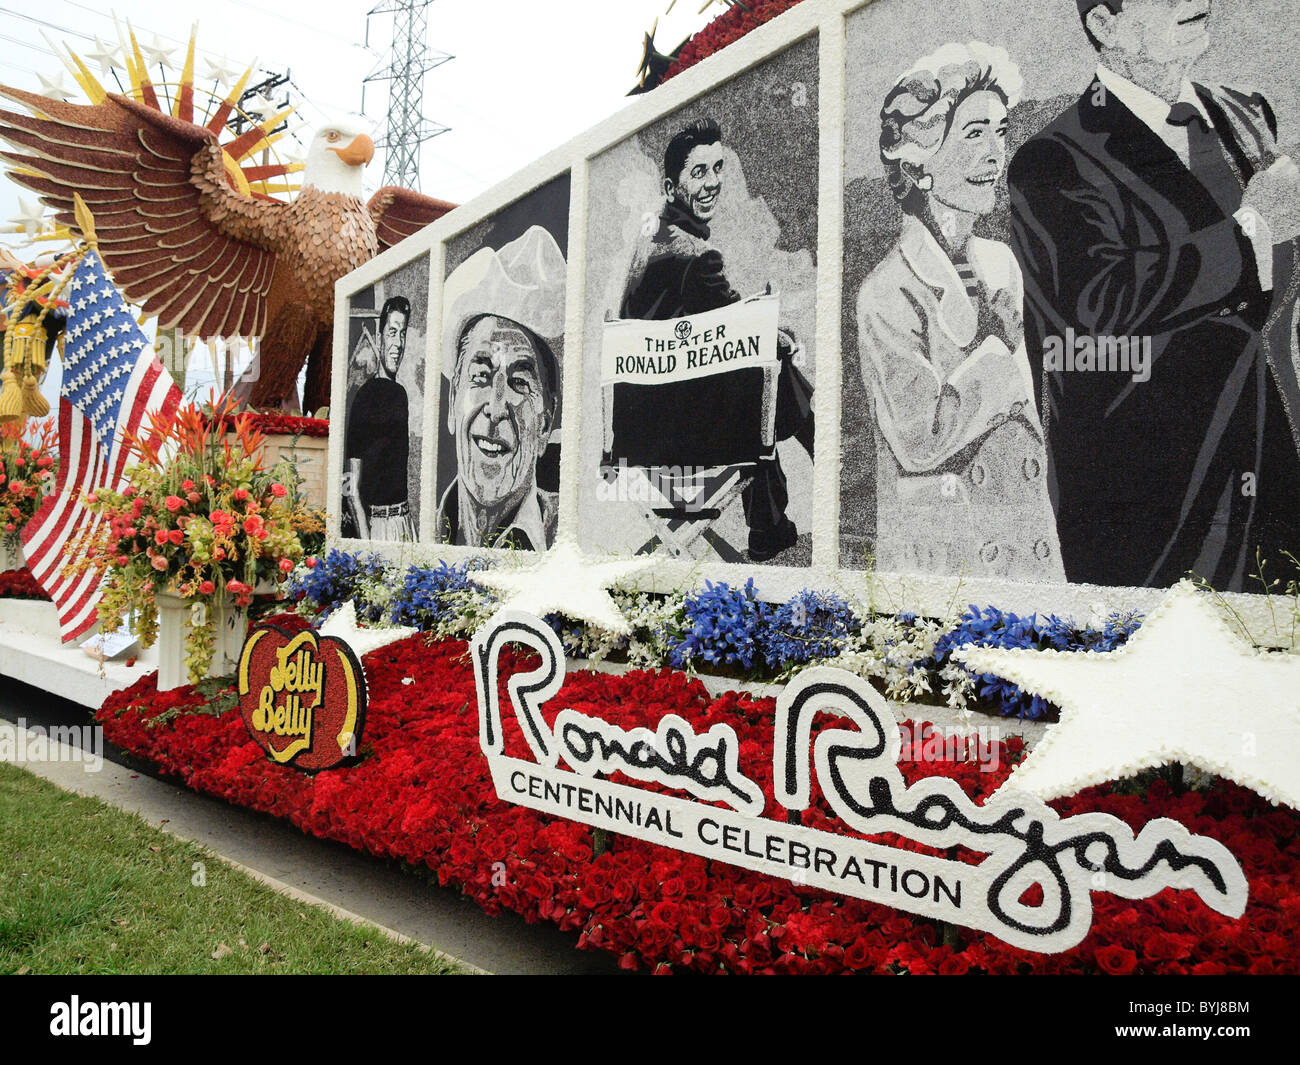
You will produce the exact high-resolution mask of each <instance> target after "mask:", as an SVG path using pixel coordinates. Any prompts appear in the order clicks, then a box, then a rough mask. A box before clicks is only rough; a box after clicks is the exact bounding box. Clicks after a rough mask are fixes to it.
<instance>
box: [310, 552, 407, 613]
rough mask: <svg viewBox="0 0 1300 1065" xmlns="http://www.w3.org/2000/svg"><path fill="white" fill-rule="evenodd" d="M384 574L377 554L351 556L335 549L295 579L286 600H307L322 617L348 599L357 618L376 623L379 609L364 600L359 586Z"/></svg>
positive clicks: (381, 560)
mask: <svg viewBox="0 0 1300 1065" xmlns="http://www.w3.org/2000/svg"><path fill="white" fill-rule="evenodd" d="M383 575H384V560H383V559H382V558H379V557H378V556H377V555H373V554H372V555H363V554H360V553H355V554H350V553H348V552H347V551H340V550H339V549H338V548H334V549H333V550H331V551H330V552H329V554H327V555H326V556H325V557H324V558H322V559H320V560H319V561H317V563H316V565H315V567H314V568H313V569H309V570H307V571H306V572H305V573H302V574H300V575H298V576H295V577H294V579H293V580H292V581H291V582H290V584H289V597H290V598H291V599H293V600H295V601H298V600H302V599H306V600H308V601H310V602H311V603H312V605H313V606H315V607H316V609H317V611H318V612H319V613H320V614H321V615H322V616H324V615H328V614H330V613H332V612H333V611H334V610H335V609H336V608H337V607H339V606H342V605H343V604H344V603H346V602H348V601H349V600H351V601H353V602H355V603H356V607H357V617H358V618H363V619H366V620H369V621H376V620H378V618H379V614H380V608H379V607H376V606H374V605H373V604H370V603H367V602H366V601H365V599H364V598H363V597H362V595H361V583H362V582H363V581H365V580H373V579H375V578H378V577H382V576H383Z"/></svg>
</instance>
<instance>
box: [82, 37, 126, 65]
mask: <svg viewBox="0 0 1300 1065" xmlns="http://www.w3.org/2000/svg"><path fill="white" fill-rule="evenodd" d="M119 50H120V49H119V48H118V46H117V45H115V44H105V43H104V42H103V41H101V40H100V39H99V35H98V34H96V35H95V50H94V51H93V52H87V53H86V58H87V59H93V60H94V61H95V62H96V63H98V64H99V70H100V73H102V74H104V75H108V74H111V73H113V68H114V67H118V66H121V65H122V64H121V61H120V60H119V58H118V52H119Z"/></svg>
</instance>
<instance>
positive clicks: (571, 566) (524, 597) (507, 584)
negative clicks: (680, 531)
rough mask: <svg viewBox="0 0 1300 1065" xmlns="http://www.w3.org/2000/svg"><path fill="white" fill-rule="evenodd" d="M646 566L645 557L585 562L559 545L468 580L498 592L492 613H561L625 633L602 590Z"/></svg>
mask: <svg viewBox="0 0 1300 1065" xmlns="http://www.w3.org/2000/svg"><path fill="white" fill-rule="evenodd" d="M651 565H652V562H651V560H650V559H648V558H642V559H592V558H586V557H584V556H583V554H582V552H581V551H579V550H578V547H577V545H576V544H572V543H568V542H561V543H557V544H556V545H555V546H554V547H552V548H551V549H550V550H549V551H547V552H546V553H545V554H544V555H542V556H541V558H540V559H539V560H538V561H537V562H535V563H533V564H529V565H523V566H519V567H517V568H514V569H491V570H484V571H475V570H471V571H470V573H469V579H470V580H472V581H474V582H475V583H476V584H481V585H482V586H483V587H485V588H491V589H492V590H493V591H495V592H499V593H500V594H501V596H502V599H501V602H500V604H499V605H498V607H497V613H500V612H501V611H502V610H522V611H525V612H526V613H529V614H535V615H536V616H537V617H539V618H541V617H545V616H546V615H547V614H552V613H558V614H564V615H565V616H567V617H571V618H574V619H575V620H578V621H587V622H590V623H591V624H592V625H597V626H599V627H600V628H602V629H605V630H607V631H609V632H614V633H620V634H621V633H627V632H630V631H631V626H630V625H628V623H627V618H625V617H624V616H623V612H622V611H621V610H619V609H618V605H617V604H616V603H615V602H614V600H613V599H612V598H611V597H610V594H609V592H608V591H607V590H606V589H608V588H610V587H612V586H613V585H615V584H617V583H618V582H619V581H622V580H626V579H627V578H628V577H632V576H634V575H636V574H638V573H640V572H642V571H643V570H645V569H647V568H649V567H650V566H651ZM494 616H495V615H494Z"/></svg>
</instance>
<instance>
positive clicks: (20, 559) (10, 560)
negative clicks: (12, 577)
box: [0, 533, 27, 573]
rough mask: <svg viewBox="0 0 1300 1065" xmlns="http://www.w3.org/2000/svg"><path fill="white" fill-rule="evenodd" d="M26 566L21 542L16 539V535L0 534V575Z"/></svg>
mask: <svg viewBox="0 0 1300 1065" xmlns="http://www.w3.org/2000/svg"><path fill="white" fill-rule="evenodd" d="M26 565H27V557H26V556H25V555H24V554H23V542H22V541H21V540H20V539H18V534H17V533H0V573H8V572H9V571H10V570H11V569H22V568H23V567H24V566H26Z"/></svg>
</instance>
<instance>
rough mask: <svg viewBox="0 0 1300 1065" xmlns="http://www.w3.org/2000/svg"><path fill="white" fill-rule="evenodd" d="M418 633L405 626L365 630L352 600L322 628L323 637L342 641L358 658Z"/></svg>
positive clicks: (340, 608) (327, 620) (335, 612)
mask: <svg viewBox="0 0 1300 1065" xmlns="http://www.w3.org/2000/svg"><path fill="white" fill-rule="evenodd" d="M418 631H419V630H418V629H411V628H407V627H406V626H404V625H391V626H385V627H383V628H373V629H363V628H361V627H360V626H359V625H358V624H357V607H356V604H355V603H353V602H352V600H350V599H349V600H348V601H347V602H346V603H344V604H343V605H342V606H341V607H339V608H338V609H337V610H336V611H334V613H332V614H331V615H330V616H329V617H328V618H326V619H325V621H324V623H323V624H322V625H321V627H320V634H321V635H322V636H333V637H335V638H337V639H340V640H342V641H343V642H344V643H345V644H347V645H348V646H349V647H351V648H352V650H353V651H355V652H356V655H357V657H358V658H360V657H361V656H362V655H366V654H369V653H370V652H371V651H374V650H377V649H378V648H380V647H384V646H386V645H387V644H390V643H396V642H397V641H398V640H404V639H406V638H407V637H408V636H414V635H415V634H416V633H417V632H418Z"/></svg>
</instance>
